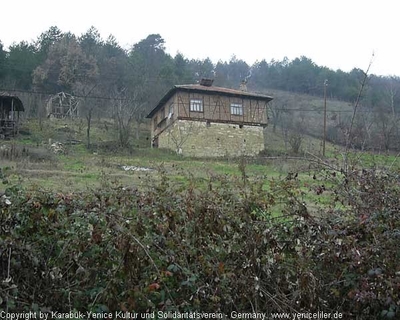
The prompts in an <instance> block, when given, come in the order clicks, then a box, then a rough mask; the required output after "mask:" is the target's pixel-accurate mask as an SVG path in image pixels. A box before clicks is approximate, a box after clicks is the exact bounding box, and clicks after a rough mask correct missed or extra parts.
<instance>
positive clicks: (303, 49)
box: [0, 0, 400, 76]
mask: <svg viewBox="0 0 400 320" xmlns="http://www.w3.org/2000/svg"><path fill="white" fill-rule="evenodd" d="M399 9H400V2H399V1H397V0H379V1H376V0H241V1H238V0H231V1H225V0H197V1H193V0H141V1H134V0H112V1H103V0H97V1H96V0H62V1H60V0H36V1H32V0H2V1H1V3H0V10H1V16H2V17H1V26H0V40H1V41H2V42H3V44H4V45H5V47H6V48H7V47H8V46H9V45H10V44H11V43H12V42H17V43H18V42H20V41H22V40H25V41H31V40H35V39H36V38H37V37H38V36H39V35H40V34H41V33H42V32H45V31H47V30H48V29H49V28H50V27H51V26H57V27H59V28H60V29H61V30H62V31H64V32H67V31H70V32H72V33H74V34H75V35H77V36H79V35H81V34H82V33H85V32H86V31H87V30H88V29H89V28H90V27H91V26H94V27H95V28H97V29H98V30H99V32H100V34H101V36H102V38H103V39H106V38H107V37H108V35H110V34H112V35H114V36H115V38H116V39H117V41H118V43H119V44H120V45H121V46H122V47H124V48H130V47H131V46H132V45H133V44H134V43H137V42H138V41H140V40H142V39H144V38H146V37H147V36H148V35H149V34H152V33H159V34H160V35H161V36H162V37H163V38H164V40H165V41H166V49H167V52H168V53H170V54H171V55H173V56H174V55H175V54H176V53H177V52H178V51H179V52H181V53H182V54H183V55H184V56H185V57H187V58H194V59H204V58H206V57H210V58H211V60H212V61H213V62H217V61H218V60H223V61H229V60H230V58H231V57H232V55H234V54H235V55H236V57H237V58H238V59H243V60H245V61H246V62H247V63H248V64H253V63H254V62H255V61H256V60H262V59H265V60H267V61H268V62H269V61H270V60H271V59H275V60H282V59H283V57H285V56H286V57H288V58H289V59H290V60H291V59H294V58H296V57H300V56H302V55H304V56H307V57H308V58H310V59H312V60H313V61H314V62H315V63H317V64H318V65H321V66H327V67H329V68H331V69H333V70H336V69H341V70H343V71H350V70H351V69H353V68H355V67H357V68H361V69H363V70H366V69H367V67H368V64H369V62H370V60H371V58H372V54H373V53H374V54H375V55H374V61H373V64H372V67H371V70H370V72H371V73H374V74H377V75H397V76H400V61H399V59H400V42H399V31H400V28H399V21H400V18H399V12H400V10H399Z"/></svg>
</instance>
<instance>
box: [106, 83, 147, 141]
mask: <svg viewBox="0 0 400 320" xmlns="http://www.w3.org/2000/svg"><path fill="white" fill-rule="evenodd" d="M111 99H112V107H113V114H114V118H115V122H116V125H117V129H118V141H119V144H120V146H121V147H128V146H129V140H130V137H131V129H132V122H133V121H134V120H135V121H137V131H138V130H139V128H138V127H139V125H140V123H139V122H138V119H143V117H142V113H143V103H142V102H140V100H139V99H138V94H137V93H136V92H129V90H128V89H127V88H126V87H123V88H120V89H114V91H113V93H112V97H111ZM136 134H137V138H138V132H137V133H136Z"/></svg>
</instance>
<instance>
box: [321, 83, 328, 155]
mask: <svg viewBox="0 0 400 320" xmlns="http://www.w3.org/2000/svg"><path fill="white" fill-rule="evenodd" d="M327 86H328V80H325V81H324V140H323V142H322V156H324V157H325V141H326V87H327Z"/></svg>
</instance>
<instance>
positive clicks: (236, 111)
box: [231, 103, 243, 116]
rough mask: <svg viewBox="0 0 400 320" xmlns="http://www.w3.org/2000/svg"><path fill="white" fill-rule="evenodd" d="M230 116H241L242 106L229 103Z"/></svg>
mask: <svg viewBox="0 0 400 320" xmlns="http://www.w3.org/2000/svg"><path fill="white" fill-rule="evenodd" d="M231 114H233V115H235V116H242V115H243V106H242V104H241V103H231Z"/></svg>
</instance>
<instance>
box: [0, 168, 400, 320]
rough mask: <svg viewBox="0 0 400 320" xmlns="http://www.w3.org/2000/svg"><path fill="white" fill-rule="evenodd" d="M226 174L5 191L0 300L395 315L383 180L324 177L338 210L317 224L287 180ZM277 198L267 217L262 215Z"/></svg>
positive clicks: (45, 306)
mask: <svg viewBox="0 0 400 320" xmlns="http://www.w3.org/2000/svg"><path fill="white" fill-rule="evenodd" d="M240 170H241V172H242V176H241V177H239V178H229V177H227V176H213V177H210V179H209V180H208V181H206V187H205V188H204V186H203V187H202V188H201V189H199V188H197V186H196V183H195V181H194V180H191V179H189V183H188V185H187V186H185V187H184V188H183V187H182V186H181V185H176V184H174V183H173V182H172V181H171V180H170V179H169V178H168V176H167V175H166V173H165V171H164V170H163V169H160V174H159V177H158V179H156V180H154V181H152V182H151V183H150V184H149V185H148V187H147V189H146V190H140V191H139V190H137V189H136V188H122V187H115V188H112V187H107V188H104V189H102V190H96V191H93V192H87V193H74V194H52V193H49V192H41V191H40V190H37V191H26V190H20V189H18V188H16V187H13V188H10V189H8V190H7V193H6V196H7V197H6V198H2V200H0V208H1V210H0V212H1V215H0V226H1V233H0V235H1V236H0V248H1V251H0V265H1V267H0V277H1V278H2V279H5V281H3V284H2V285H3V287H2V290H1V291H0V292H1V300H0V303H1V304H0V306H1V307H5V306H6V305H7V308H8V310H10V311H13V310H32V308H34V307H35V308H37V309H39V310H54V311H55V310H56V311H60V312H62V311H70V310H73V309H75V310H80V311H86V310H92V311H93V310H111V311H114V310H122V311H127V310H129V311H132V310H134V311H142V312H144V311H155V310H164V311H167V310H171V311H172V310H179V311H189V310H191V311H194V310H198V311H204V312H217V311H221V312H224V313H229V312H230V311H233V310H237V311H239V310H240V311H258V312H273V311H286V312H301V311H307V312H316V311H319V310H323V311H325V312H332V313H334V312H341V313H343V315H344V318H346V319H347V318H359V319H376V318H377V317H379V316H381V317H384V318H385V317H386V318H390V317H395V315H396V314H398V313H399V310H398V308H399V304H400V300H399V290H400V274H399V272H400V270H399V269H398V268H399V267H398V266H399V265H400V253H399V250H398V245H397V244H398V237H399V236H400V231H399V230H400V222H399V219H398V216H397V212H398V211H399V206H400V202H399V201H400V200H399V199H398V197H397V196H396V194H398V181H399V180H398V177H397V176H396V175H389V174H387V175H386V174H385V175H377V174H376V173H375V174H374V173H368V172H366V173H360V174H358V175H353V176H351V177H347V178H345V179H343V180H340V181H338V184H337V187H336V195H337V197H336V200H337V201H341V202H342V203H343V206H342V208H343V209H342V210H340V211H338V210H336V211H334V210H333V209H332V210H330V211H328V212H326V213H325V215H324V217H323V218H320V219H318V218H316V217H313V216H311V215H310V214H309V213H308V210H307V208H306V206H305V204H304V203H302V201H300V200H299V198H298V195H299V194H300V191H299V184H298V181H297V180H296V179H285V180H282V181H277V180H273V181H270V186H271V187H270V191H269V192H266V191H263V188H262V187H263V184H264V182H265V181H263V180H262V179H256V180H254V181H249V179H248V177H247V176H246V172H245V165H244V163H242V164H241V166H240ZM349 192H350V197H348V196H347V194H349ZM5 199H6V200H7V202H6V201H5ZM366 201H367V203H366ZM278 202H283V207H282V208H283V215H280V216H276V214H272V213H271V212H272V208H273V207H274V206H275V205H276V204H277V203H278Z"/></svg>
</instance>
